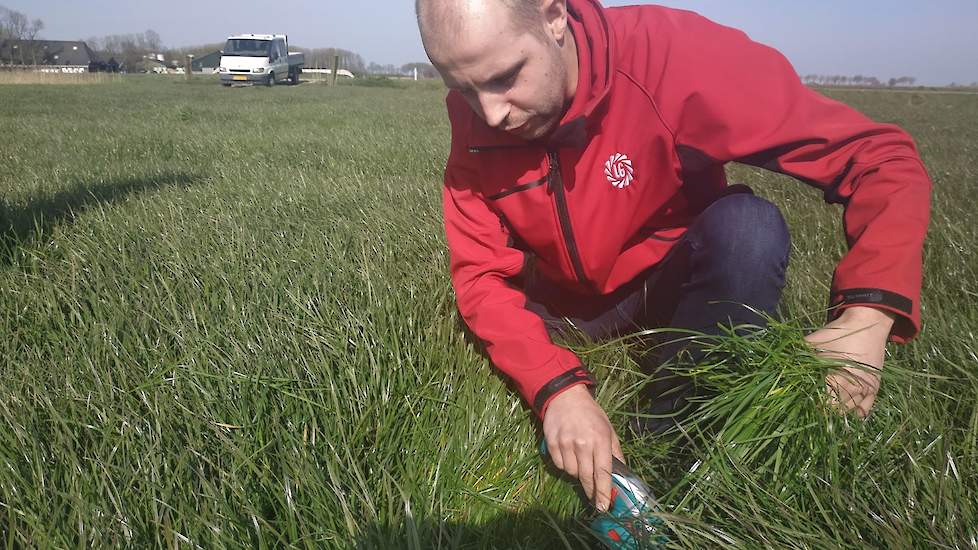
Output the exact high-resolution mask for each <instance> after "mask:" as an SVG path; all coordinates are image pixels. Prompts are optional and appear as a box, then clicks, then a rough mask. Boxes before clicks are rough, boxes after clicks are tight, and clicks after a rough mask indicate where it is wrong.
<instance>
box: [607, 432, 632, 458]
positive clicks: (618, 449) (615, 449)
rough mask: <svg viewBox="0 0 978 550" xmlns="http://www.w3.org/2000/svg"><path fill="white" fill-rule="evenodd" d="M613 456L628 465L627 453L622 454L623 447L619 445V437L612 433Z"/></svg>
mask: <svg viewBox="0 0 978 550" xmlns="http://www.w3.org/2000/svg"><path fill="white" fill-rule="evenodd" d="M611 454H613V455H614V456H615V458H617V459H618V460H620V461H621V463H622V464H628V463H627V462H625V453H623V452H621V445H620V444H619V443H618V435H617V434H616V433H614V432H612V433H611Z"/></svg>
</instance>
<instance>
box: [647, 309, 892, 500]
mask: <svg viewBox="0 0 978 550" xmlns="http://www.w3.org/2000/svg"><path fill="white" fill-rule="evenodd" d="M769 322H770V324H769V325H768V326H767V327H765V328H760V327H746V326H739V327H727V328H726V329H724V330H723V331H722V332H721V333H720V334H718V335H705V334H693V333H686V334H685V335H682V336H680V337H681V338H682V339H683V340H686V341H688V343H689V345H690V346H695V347H696V348H698V350H699V354H698V356H699V357H698V360H697V361H696V362H691V361H688V360H684V356H685V355H686V354H685V353H683V354H680V356H679V357H678V358H677V359H676V360H674V361H671V362H670V363H667V364H665V365H663V368H667V369H668V370H669V371H671V373H673V374H674V375H675V376H680V377H686V378H689V379H691V381H692V383H693V384H695V386H696V387H697V392H696V393H697V395H698V396H697V397H692V398H690V402H691V405H692V412H691V413H690V414H689V415H688V416H686V417H685V418H683V419H682V420H680V421H678V424H677V426H676V427H675V428H674V429H673V431H672V432H671V433H672V434H673V435H675V436H676V439H675V442H674V444H673V447H679V446H681V447H682V448H683V452H682V453H681V454H682V455H683V456H684V457H685V460H684V461H683V463H684V465H683V471H682V473H681V476H680V480H679V482H678V483H676V484H675V485H674V486H673V488H672V491H671V492H670V493H669V495H667V499H668V500H671V501H673V502H676V503H677V512H678V511H679V509H683V508H685V509H686V510H687V511H695V510H696V509H698V508H700V505H701V504H702V503H710V505H715V504H717V503H719V502H722V501H723V500H724V499H725V497H730V496H731V495H733V494H739V495H740V497H738V498H741V497H743V498H747V499H749V498H752V497H750V495H754V497H756V495H757V494H764V495H766V497H770V498H772V499H776V500H777V501H778V502H779V504H780V505H790V504H791V503H792V502H794V501H796V499H798V498H802V497H808V496H810V493H811V491H812V490H815V489H814V488H815V487H817V486H818V485H819V484H820V483H824V482H825V480H827V479H833V478H840V477H847V476H845V475H842V473H843V472H844V471H845V470H846V469H849V468H852V467H854V466H855V465H853V464H851V463H850V461H849V458H847V457H849V456H850V455H851V453H850V451H851V450H852V448H853V444H854V443H855V442H856V441H857V440H858V439H860V438H861V434H863V433H864V432H865V431H866V423H865V422H863V421H861V420H859V419H858V418H856V417H855V416H852V415H847V414H844V413H842V412H840V411H839V410H838V407H837V406H835V405H833V403H832V402H831V401H830V399H829V393H828V391H827V386H826V375H827V374H829V373H830V372H832V371H834V370H836V369H839V368H840V367H842V366H846V367H852V368H860V369H870V368H871V367H869V366H866V365H861V364H858V363H846V362H841V361H839V360H828V359H823V358H821V357H819V356H818V355H817V354H816V352H815V350H814V349H813V348H812V347H811V345H810V344H808V343H807V342H806V341H805V340H804V334H805V333H804V331H803V330H801V329H800V328H799V327H797V326H795V325H792V324H790V323H786V322H781V321H777V320H774V319H771V320H770V321H769ZM673 339H675V337H674V338H673ZM908 375H909V373H907V372H906V371H904V370H901V369H900V368H898V367H897V366H894V365H887V368H886V376H887V378H886V381H887V384H888V386H889V388H890V389H892V388H893V386H895V385H899V384H900V383H901V382H902V381H906V379H907V376H908ZM895 406H896V407H899V406H900V405H899V404H898V403H896V402H895V401H893V400H882V401H881V402H880V403H879V404H878V405H877V408H880V407H882V408H886V409H888V410H887V413H886V414H887V415H888V416H891V417H892V416H893V415H894V412H896V413H899V411H894V410H893V407H895ZM745 504H747V503H746V502H740V503H736V504H735V506H739V505H745ZM693 515H697V514H693Z"/></svg>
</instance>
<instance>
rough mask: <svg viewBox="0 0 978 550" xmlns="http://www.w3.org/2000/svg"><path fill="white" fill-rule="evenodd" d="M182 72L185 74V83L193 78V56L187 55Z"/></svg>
mask: <svg viewBox="0 0 978 550" xmlns="http://www.w3.org/2000/svg"><path fill="white" fill-rule="evenodd" d="M184 72H186V73H187V82H190V79H191V78H193V76H194V56H193V54H187V65H186V69H184Z"/></svg>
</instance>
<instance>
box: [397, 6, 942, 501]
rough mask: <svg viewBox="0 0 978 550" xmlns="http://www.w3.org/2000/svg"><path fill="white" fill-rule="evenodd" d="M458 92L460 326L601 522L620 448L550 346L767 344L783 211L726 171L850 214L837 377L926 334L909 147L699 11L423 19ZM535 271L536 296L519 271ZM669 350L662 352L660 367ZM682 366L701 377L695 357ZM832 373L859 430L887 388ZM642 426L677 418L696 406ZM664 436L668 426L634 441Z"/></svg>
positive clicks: (673, 396)
mask: <svg viewBox="0 0 978 550" xmlns="http://www.w3.org/2000/svg"><path fill="white" fill-rule="evenodd" d="M416 7H417V11H418V22H419V26H420V29H421V35H422V38H423V41H424V45H425V49H426V51H427V52H428V56H429V57H430V59H431V62H432V63H433V64H434V65H435V67H436V68H437V69H438V71H439V72H440V73H441V75H442V78H443V79H444V81H445V84H446V85H447V86H448V87H449V89H450V92H449V94H448V98H447V105H448V113H449V117H450V119H451V128H452V147H451V153H450V156H449V159H448V165H447V167H446V170H445V188H444V217H445V231H446V233H447V237H448V245H449V248H450V252H451V276H452V282H453V285H454V288H455V293H456V297H457V300H458V307H459V310H460V311H461V313H462V316H463V317H464V319H465V321H466V323H467V324H468V325H469V327H470V328H471V329H472V331H473V332H474V333H475V334H476V335H477V336H478V337H479V338H480V339H481V340H482V341H483V342H484V343H485V346H486V350H487V352H488V354H489V356H490V358H491V359H492V361H493V363H494V364H495V365H496V366H497V367H498V368H499V369H501V370H502V371H503V372H504V373H506V374H507V375H508V376H509V377H511V378H512V379H513V381H514V382H515V384H516V386H517V387H518V388H519V391H520V392H521V393H522V395H523V397H524V398H525V399H526V400H527V402H528V403H529V404H530V405H531V406H532V407H533V410H534V411H535V412H536V413H537V414H538V415H539V416H540V418H541V419H542V421H543V432H544V437H545V439H546V442H547V444H548V447H549V450H550V454H551V455H552V459H553V462H554V464H555V465H556V466H557V467H558V468H561V469H562V470H564V471H566V472H567V473H568V474H570V475H572V476H575V477H577V478H579V479H580V481H581V484H582V486H583V488H584V490H585V492H586V493H587V495H588V497H589V498H591V499H592V501H593V502H594V504H595V506H596V507H597V508H598V509H599V510H605V509H606V508H607V506H608V503H609V491H610V473H609V472H610V469H611V457H612V455H614V456H617V457H618V458H619V459H623V457H622V456H621V454H622V453H621V449H620V447H619V444H618V437H617V435H616V434H615V431H614V429H613V428H612V426H611V424H610V423H609V421H608V417H607V415H606V414H605V412H604V411H603V410H602V409H601V407H600V406H599V405H598V404H597V403H596V402H595V401H594V399H593V397H592V394H591V393H590V391H589V389H590V388H591V387H593V385H594V383H595V382H594V380H593V378H592V377H591V375H590V373H589V372H588V370H587V368H586V367H585V366H584V365H582V363H581V361H580V360H579V359H578V358H577V357H576V356H575V355H574V354H573V353H572V352H570V351H569V350H567V349H564V348H562V347H560V346H557V345H555V344H554V343H553V342H552V341H551V339H550V333H551V331H554V330H560V328H561V327H562V326H564V325H565V323H570V324H571V325H572V326H573V327H575V328H576V329H579V330H581V331H583V332H585V333H586V334H587V335H589V336H590V337H592V338H595V339H601V338H607V337H609V336H614V335H617V334H622V333H627V332H632V331H636V330H641V329H645V328H654V327H662V326H667V327H677V328H684V329H692V330H696V331H702V332H705V333H712V334H716V333H717V332H718V331H719V330H720V328H719V327H720V324H728V325H729V324H730V323H733V324H735V325H739V324H748V323H750V324H756V325H763V324H764V319H763V318H762V317H761V316H759V315H757V314H756V313H755V312H753V311H751V310H750V309H748V308H745V307H743V305H742V304H746V305H748V306H750V307H751V308H753V309H754V310H756V311H757V312H762V313H764V314H773V313H774V311H775V308H776V306H777V304H778V301H779V299H780V295H781V289H782V287H783V286H784V275H785V268H786V266H787V263H788V251H789V238H788V230H787V228H786V226H785V223H784V220H783V218H782V217H781V213H780V212H779V210H778V208H777V207H776V206H774V205H773V204H771V203H770V202H767V201H765V200H763V199H760V198H758V197H755V196H754V195H753V194H752V193H751V192H750V189H749V188H747V187H745V186H742V185H733V186H728V185H727V181H726V178H725V176H724V165H725V164H726V163H728V162H740V163H745V164H750V165H753V166H759V167H763V168H766V169H768V170H772V171H775V172H778V173H782V174H787V175H790V176H793V177H794V178H796V179H798V180H800V181H803V182H805V183H807V184H809V185H812V186H815V187H817V188H818V189H820V190H821V191H822V192H823V194H824V198H825V200H826V201H827V202H830V203H839V204H842V205H844V206H845V211H844V226H845V231H846V237H847V239H848V244H849V252H848V253H847V254H846V255H845V257H844V258H842V260H841V261H840V262H839V264H838V267H837V269H836V272H835V276H834V278H833V280H832V291H831V297H830V305H831V306H832V309H831V316H832V319H831V320H830V321H829V322H828V324H826V325H825V327H823V328H822V329H820V330H817V331H815V332H814V333H812V334H811V335H809V336H808V339H809V341H810V342H812V343H814V344H815V345H816V346H817V347H818V349H819V350H820V352H821V353H822V354H823V355H825V356H828V357H843V358H846V359H850V360H854V361H859V362H862V363H865V364H867V365H870V366H872V367H874V368H875V369H877V370H878V369H880V368H882V365H883V356H884V352H885V348H886V343H887V340H888V339H889V340H893V341H896V342H906V341H908V340H910V339H911V338H913V337H914V336H915V335H916V334H917V332H918V331H919V328H920V309H919V293H920V284H921V248H922V244H923V239H924V234H925V230H926V227H927V223H928V212H929V195H930V188H931V182H930V179H929V177H928V175H927V173H926V170H925V168H924V166H923V164H922V163H921V161H920V158H919V155H918V154H917V151H916V148H915V145H914V143H913V141H912V140H911V138H910V137H909V136H908V135H907V134H906V133H905V132H904V131H902V130H901V129H900V128H897V127H895V126H892V125H886V124H877V123H875V122H873V121H871V120H869V119H868V118H866V117H865V116H863V115H862V114H860V113H859V112H857V111H855V110H853V109H851V108H849V107H847V106H845V105H843V104H841V103H839V102H836V101H833V100H830V99H828V98H826V97H823V96H821V95H819V94H818V93H816V92H814V91H812V90H810V89H808V88H807V87H805V86H804V85H803V84H802V83H801V82H800V80H799V78H798V77H797V75H796V74H795V71H794V70H793V69H792V67H791V65H790V64H789V63H788V61H787V60H786V59H785V58H784V57H783V56H782V55H781V54H780V53H778V52H777V51H775V50H773V49H771V48H769V47H766V46H763V45H761V44H758V43H756V42H753V41H751V40H750V39H749V38H748V37H747V36H746V35H745V34H744V33H742V32H740V31H737V30H734V29H731V28H728V27H724V26H721V25H718V24H716V23H713V22H711V21H709V20H707V19H705V18H703V17H701V16H699V15H697V14H695V13H692V12H688V11H680V10H674V9H669V8H665V7H661V6H632V7H622V8H607V9H606V8H603V7H602V6H601V5H600V4H599V3H598V2H597V1H596V0H418V3H417V6H416ZM531 260H532V263H533V265H534V269H533V272H532V275H530V276H526V275H527V273H526V270H525V268H526V266H527V265H528V264H529V263H530V261H531ZM679 351H680V350H679V349H678V347H674V348H673V349H671V350H670V353H677V352H679ZM691 353H692V354H693V355H694V358H695V350H692V351H691ZM849 373H850V374H849V375H848V376H847V375H844V373H837V374H832V375H829V377H828V380H827V384H828V387H829V388H831V389H832V390H833V391H834V392H835V395H836V396H837V399H838V400H839V402H840V403H841V404H842V405H843V406H844V407H846V408H848V409H850V410H855V411H857V412H858V413H859V414H860V415H863V416H865V415H867V414H868V413H869V411H870V409H871V407H872V406H873V402H874V400H875V398H876V393H877V390H878V388H879V380H878V376H876V375H874V374H873V373H871V372H867V371H864V370H857V369H849ZM659 390H660V391H661V392H662V393H663V394H665V395H667V396H669V397H662V398H660V399H659V400H657V401H656V402H655V403H654V404H653V406H652V409H653V410H652V411H651V412H653V413H656V414H662V413H668V412H670V411H672V410H677V409H679V408H682V407H683V405H684V404H685V400H684V398H685V397H688V396H689V389H688V384H686V386H680V387H678V388H676V387H671V388H670V387H662V388H659ZM639 427H640V428H642V429H645V430H652V431H658V430H661V429H662V426H659V425H655V423H646V424H645V425H643V426H639Z"/></svg>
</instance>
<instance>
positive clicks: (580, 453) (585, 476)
mask: <svg viewBox="0 0 978 550" xmlns="http://www.w3.org/2000/svg"><path fill="white" fill-rule="evenodd" d="M577 479H579V480H580V481H581V485H582V486H583V487H584V494H586V495H587V498H588V500H590V501H591V502H594V496H595V495H594V490H595V486H594V454H593V453H592V451H591V449H590V448H589V447H588V446H584V445H581V446H578V447H577Z"/></svg>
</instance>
